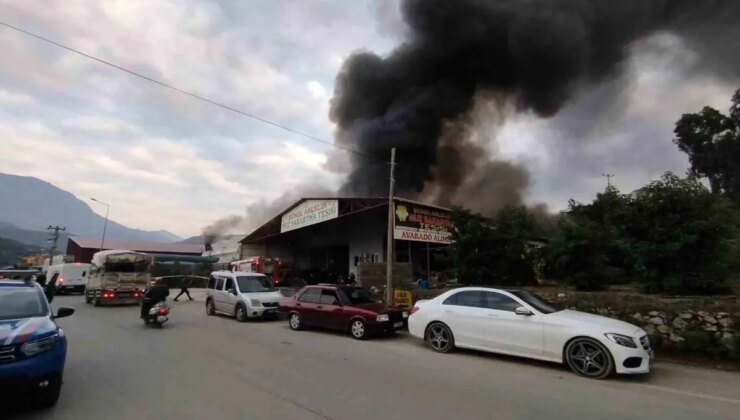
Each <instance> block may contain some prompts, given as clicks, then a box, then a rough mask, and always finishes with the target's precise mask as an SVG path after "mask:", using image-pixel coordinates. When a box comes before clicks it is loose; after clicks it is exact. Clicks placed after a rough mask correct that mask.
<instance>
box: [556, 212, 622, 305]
mask: <svg viewBox="0 0 740 420" xmlns="http://www.w3.org/2000/svg"><path fill="white" fill-rule="evenodd" d="M559 227H560V229H559V232H558V234H557V235H556V236H555V237H554V238H553V239H552V241H551V242H550V244H549V245H548V247H547V250H546V253H545V254H546V268H545V272H546V275H548V276H549V277H553V278H556V279H564V280H566V281H568V282H569V283H571V284H572V285H574V286H575V287H576V288H577V289H578V290H601V289H603V288H605V287H606V285H607V284H608V283H609V278H608V274H607V273H608V272H609V269H608V258H607V256H606V253H605V248H606V246H605V244H604V236H603V235H602V233H601V232H602V229H601V227H600V226H599V225H598V224H597V223H595V222H592V221H589V220H586V219H580V220H578V221H575V220H574V219H573V218H572V217H570V216H568V215H563V216H562V218H561V220H560V225H559Z"/></svg>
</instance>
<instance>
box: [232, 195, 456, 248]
mask: <svg viewBox="0 0 740 420" xmlns="http://www.w3.org/2000/svg"><path fill="white" fill-rule="evenodd" d="M308 200H339V201H340V203H342V202H345V203H349V202H356V203H360V202H363V203H365V204H367V205H368V206H367V208H366V210H370V209H372V208H374V207H375V206H378V205H384V206H386V207H387V205H388V198H387V197H304V198H301V199H300V200H298V201H296V202H295V203H293V204H291V205H290V206H288V207H287V208H286V209H285V210H283V211H281V212H280V213H278V214H277V215H276V216H274V217H273V218H272V219H270V220H268V221H267V222H265V223H264V224H262V226H260V227H258V228H257V229H255V230H254V231H253V232H252V233H250V234H249V235H247V236H246V237H245V238H244V239H242V240H241V241H240V242H241V243H249V242H250V241H254V240H259V239H263V238H265V237H268V236H274V235H278V234H281V232H280V221H281V218H282V217H283V215H285V214H287V213H288V212H289V211H291V210H293V209H294V208H296V207H297V206H298V205H299V204H301V203H303V202H304V201H308ZM393 201H394V202H403V203H411V204H417V205H423V206H427V207H432V208H435V209H439V210H444V211H451V210H450V209H448V208H445V207H440V206H435V205H432V204H427V203H422V202H418V201H413V200H409V199H406V198H401V197H393ZM359 211H363V210H359ZM359 211H351V212H350V214H352V213H355V212H359ZM345 215H346V214H344V210H343V209H342V206H341V205H340V209H339V217H343V216H345Z"/></svg>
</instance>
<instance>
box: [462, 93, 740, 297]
mask: <svg viewBox="0 0 740 420" xmlns="http://www.w3.org/2000/svg"><path fill="white" fill-rule="evenodd" d="M674 135H675V136H674V139H673V141H674V143H675V144H676V145H677V146H678V147H679V149H680V150H681V151H683V152H685V153H687V154H688V157H689V161H690V163H691V168H690V169H689V171H688V173H687V174H686V176H684V177H681V176H678V175H676V174H673V173H671V172H666V173H665V174H664V175H663V176H662V177H661V178H660V179H658V180H655V181H653V182H650V183H649V184H647V185H645V186H644V187H642V188H640V189H638V190H636V191H634V192H631V193H622V192H620V191H619V190H618V189H617V188H615V187H612V186H609V187H607V188H606V190H605V191H604V192H602V193H598V194H597V195H596V197H595V198H594V200H593V201H592V202H591V203H588V204H584V203H579V202H576V201H574V200H570V201H569V205H568V209H567V210H566V211H564V212H562V213H561V214H560V215H558V216H557V222H556V224H555V226H554V227H548V226H545V225H543V224H542V223H538V222H537V220H536V219H535V217H534V216H533V215H532V214H531V213H530V212H529V211H528V210H527V209H526V208H525V207H517V206H508V207H504V208H502V209H500V210H499V211H498V212H497V213H496V215H495V217H493V218H486V217H483V216H481V215H479V214H475V213H472V212H470V211H468V210H465V209H459V208H458V209H455V210H453V221H454V223H455V231H454V233H453V239H454V243H453V245H452V247H451V257H452V261H453V265H454V267H455V270H456V272H457V276H458V279H459V281H461V282H462V283H464V284H496V285H508V286H527V285H533V284H536V283H537V279H538V278H540V279H542V278H546V279H554V280H558V281H560V282H567V283H569V284H572V285H574V286H575V287H576V288H578V289H580V290H600V289H604V288H606V287H607V286H608V285H611V284H620V283H632V282H635V281H638V282H639V283H640V284H642V286H643V287H644V289H645V291H647V292H650V293H666V294H716V293H723V292H725V291H727V289H728V286H727V285H728V279H730V278H732V276H736V275H737V273H738V272H739V271H740V90H738V91H737V92H736V93H735V94H734V96H733V98H732V106H731V108H730V113H729V115H724V114H723V113H721V112H719V111H717V110H715V109H713V108H710V107H705V108H704V109H702V110H701V111H700V112H698V113H694V114H685V115H683V116H682V117H681V118H680V119H679V120H678V122H677V123H676V128H675V130H674ZM702 178H703V179H706V180H707V181H708V184H709V188H707V187H706V186H705V185H704V184H703V183H702Z"/></svg>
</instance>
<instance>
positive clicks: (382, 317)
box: [375, 314, 390, 322]
mask: <svg viewBox="0 0 740 420" xmlns="http://www.w3.org/2000/svg"><path fill="white" fill-rule="evenodd" d="M389 319H390V318H389V317H388V314H382V315H378V316H377V317H375V320H376V321H378V322H388V320H389Z"/></svg>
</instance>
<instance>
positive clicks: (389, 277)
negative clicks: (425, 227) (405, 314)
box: [385, 147, 396, 306]
mask: <svg viewBox="0 0 740 420" xmlns="http://www.w3.org/2000/svg"><path fill="white" fill-rule="evenodd" d="M395 170H396V148H395V147H394V148H392V149H391V178H390V186H389V188H388V243H387V244H386V254H387V258H386V262H385V264H386V268H385V301H386V304H387V305H388V306H392V305H393V260H394V258H393V228H394V225H395V221H396V218H395V216H394V208H393V207H394V205H393V204H394V202H393V184H394V183H395V182H396V180H395V179H394V178H393V176H394V172H395Z"/></svg>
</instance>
